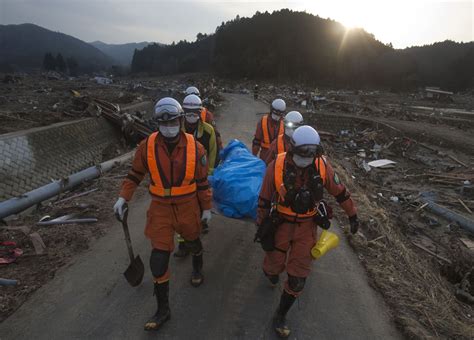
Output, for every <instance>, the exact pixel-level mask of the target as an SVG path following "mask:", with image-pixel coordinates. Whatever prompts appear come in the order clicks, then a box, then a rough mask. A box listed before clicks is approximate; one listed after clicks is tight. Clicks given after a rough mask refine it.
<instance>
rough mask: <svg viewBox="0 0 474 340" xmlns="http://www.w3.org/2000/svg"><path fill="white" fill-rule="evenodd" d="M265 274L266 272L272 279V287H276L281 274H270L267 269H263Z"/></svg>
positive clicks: (268, 277) (270, 279) (269, 278)
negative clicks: (266, 271)
mask: <svg viewBox="0 0 474 340" xmlns="http://www.w3.org/2000/svg"><path fill="white" fill-rule="evenodd" d="M263 274H265V276H266V277H267V279H268V280H269V281H270V285H271V287H272V288H275V287H276V286H277V284H278V282H279V281H280V275H270V274H267V273H265V271H263Z"/></svg>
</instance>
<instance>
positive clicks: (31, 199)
mask: <svg viewBox="0 0 474 340" xmlns="http://www.w3.org/2000/svg"><path fill="white" fill-rule="evenodd" d="M133 155H134V151H131V152H128V153H126V154H124V155H122V156H119V157H117V158H114V159H111V160H108V161H106V162H103V163H101V164H99V165H96V166H92V167H90V168H87V169H84V170H81V171H79V172H76V173H75V174H72V175H70V176H69V177H66V178H62V179H60V180H56V181H53V182H52V183H49V184H46V185H44V186H42V187H39V188H37V189H34V190H32V191H29V192H27V193H25V194H23V195H21V196H18V197H14V198H10V199H8V200H6V201H3V202H0V219H3V218H5V217H8V216H10V215H13V214H18V213H19V212H21V211H23V210H26V209H28V208H29V207H32V206H34V205H35V204H38V203H40V202H43V201H45V200H47V199H50V198H51V197H54V196H56V195H58V194H59V193H61V192H63V191H66V190H70V189H72V188H74V187H76V186H77V185H79V184H81V183H83V182H85V181H88V180H91V179H95V178H97V177H100V176H101V175H102V173H104V172H107V171H109V170H111V169H112V168H113V167H115V166H117V165H120V164H123V163H125V162H128V161H129V160H130V159H131V158H132V157H133Z"/></svg>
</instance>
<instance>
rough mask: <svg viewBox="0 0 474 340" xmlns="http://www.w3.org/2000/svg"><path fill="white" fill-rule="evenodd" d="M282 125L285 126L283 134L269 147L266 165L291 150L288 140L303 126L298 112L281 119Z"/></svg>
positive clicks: (289, 113)
mask: <svg viewBox="0 0 474 340" xmlns="http://www.w3.org/2000/svg"><path fill="white" fill-rule="evenodd" d="M283 125H284V126H285V133H283V134H281V135H279V136H278V137H277V138H276V139H275V140H274V141H273V142H272V144H271V145H270V148H269V149H268V153H267V158H266V159H265V163H266V164H267V165H268V164H270V163H271V162H272V161H273V160H275V159H276V156H277V155H278V154H280V153H283V152H288V151H289V150H290V148H291V143H290V139H291V136H293V132H294V131H295V130H296V129H297V128H298V127H300V126H301V125H303V116H302V115H301V113H299V112H298V111H290V112H288V113H287V114H286V115H285V118H283Z"/></svg>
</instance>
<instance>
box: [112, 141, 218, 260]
mask: <svg viewBox="0 0 474 340" xmlns="http://www.w3.org/2000/svg"><path fill="white" fill-rule="evenodd" d="M149 139H150V137H148V138H147V139H145V140H143V141H142V142H141V143H140V144H139V146H138V148H137V151H136V153H135V157H134V159H133V163H132V169H131V170H130V172H129V173H128V175H127V177H126V179H125V180H124V181H123V183H122V189H121V191H120V196H121V197H123V198H125V200H126V201H130V200H131V199H132V196H133V193H134V192H135V189H136V188H137V186H138V185H139V184H140V182H141V181H142V180H143V179H144V177H145V175H146V174H147V173H150V169H149V166H148V160H147V156H148V153H149V151H148V148H147V141H148V140H149ZM186 146H187V138H186V135H185V133H183V132H181V133H180V138H179V140H178V142H177V144H176V145H175V147H174V149H173V150H172V152H171V154H170V152H169V150H168V147H167V145H166V144H165V141H164V138H163V136H161V135H159V134H158V136H157V137H156V140H155V154H157V155H158V159H159V164H158V167H157V168H158V169H159V175H160V177H161V180H162V182H163V186H164V187H165V188H169V187H170V186H173V187H179V186H180V185H181V184H182V182H183V180H184V176H185V171H186ZM196 149H197V150H196V168H195V172H194V173H195V175H194V179H193V181H192V182H193V183H196V190H195V191H194V192H192V193H189V194H185V195H180V196H167V197H160V196H156V195H154V194H152V193H151V192H150V194H151V197H152V200H151V204H150V207H149V209H148V212H147V221H146V226H145V235H146V237H147V238H149V239H150V241H151V244H152V246H153V248H155V249H159V250H163V251H172V250H173V249H174V233H175V232H177V233H179V234H180V235H182V237H183V238H184V239H185V240H187V241H194V240H196V239H197V238H198V237H199V235H200V233H201V222H200V219H201V210H209V209H211V190H210V188H209V183H208V181H207V171H208V165H207V157H206V150H205V149H204V147H203V146H202V145H201V144H200V143H199V142H196ZM155 158H156V157H155ZM193 171H194V170H193ZM150 190H151V187H150Z"/></svg>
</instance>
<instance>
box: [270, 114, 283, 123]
mask: <svg viewBox="0 0 474 340" xmlns="http://www.w3.org/2000/svg"><path fill="white" fill-rule="evenodd" d="M280 118H281V117H280V116H279V115H276V114H274V113H272V119H273V120H277V121H278V120H280Z"/></svg>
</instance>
